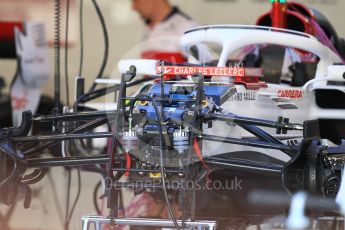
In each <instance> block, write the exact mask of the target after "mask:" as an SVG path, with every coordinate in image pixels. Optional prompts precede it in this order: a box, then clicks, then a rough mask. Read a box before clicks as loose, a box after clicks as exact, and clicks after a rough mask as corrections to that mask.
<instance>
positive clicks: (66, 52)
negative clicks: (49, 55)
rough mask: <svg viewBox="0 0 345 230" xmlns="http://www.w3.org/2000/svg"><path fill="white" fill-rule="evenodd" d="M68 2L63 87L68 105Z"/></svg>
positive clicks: (67, 3)
mask: <svg viewBox="0 0 345 230" xmlns="http://www.w3.org/2000/svg"><path fill="white" fill-rule="evenodd" d="M69 3H70V0H67V1H66V34H65V87H66V89H65V90H66V104H67V105H69V82H68V28H69V27H68V24H69Z"/></svg>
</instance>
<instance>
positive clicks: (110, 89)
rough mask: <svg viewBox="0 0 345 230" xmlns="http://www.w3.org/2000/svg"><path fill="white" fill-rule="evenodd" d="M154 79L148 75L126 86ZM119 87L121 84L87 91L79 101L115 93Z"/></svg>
mask: <svg viewBox="0 0 345 230" xmlns="http://www.w3.org/2000/svg"><path fill="white" fill-rule="evenodd" d="M153 79H155V77H147V78H143V79H139V80H136V81H133V82H130V83H128V84H126V88H128V87H132V86H136V85H139V84H141V83H144V82H148V81H152V80H153ZM119 88H120V87H119V86H112V87H105V88H101V89H97V90H93V91H91V92H88V93H85V94H84V95H82V96H81V97H80V98H79V99H78V101H77V103H85V102H87V101H91V100H93V99H96V98H98V97H101V96H104V95H106V94H109V93H113V92H115V91H117V90H118V89H119Z"/></svg>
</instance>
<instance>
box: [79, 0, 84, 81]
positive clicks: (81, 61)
mask: <svg viewBox="0 0 345 230" xmlns="http://www.w3.org/2000/svg"><path fill="white" fill-rule="evenodd" d="M79 27H80V28H79V29H80V34H79V37H80V62H79V75H78V76H79V77H81V76H82V71H83V62H84V32H83V0H80V8H79Z"/></svg>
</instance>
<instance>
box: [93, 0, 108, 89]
mask: <svg viewBox="0 0 345 230" xmlns="http://www.w3.org/2000/svg"><path fill="white" fill-rule="evenodd" d="M92 3H93V5H94V7H95V9H96V12H97V15H98V18H99V21H100V22H101V25H102V31H103V36H104V56H103V61H102V65H101V68H100V69H99V72H98V75H97V77H96V79H99V78H102V77H103V73H104V70H105V66H106V64H107V61H108V54H109V38H108V31H107V27H106V25H105V21H104V17H103V15H102V12H101V10H100V8H99V6H98V4H97V2H96V0H92ZM96 86H97V83H96V82H94V83H93V84H92V86H91V88H90V90H89V92H91V91H93V90H94V89H95V88H96Z"/></svg>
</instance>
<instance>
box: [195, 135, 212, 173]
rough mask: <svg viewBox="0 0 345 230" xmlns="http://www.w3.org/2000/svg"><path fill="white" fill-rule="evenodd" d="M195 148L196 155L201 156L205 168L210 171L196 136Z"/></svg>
mask: <svg viewBox="0 0 345 230" xmlns="http://www.w3.org/2000/svg"><path fill="white" fill-rule="evenodd" d="M194 150H195V153H196V155H197V156H198V157H199V160H200V161H201V164H202V165H203V166H204V168H205V169H206V170H207V171H208V172H210V168H209V167H208V165H207V164H206V163H205V161H204V159H203V157H202V153H201V150H200V147H199V144H198V140H197V138H196V137H194Z"/></svg>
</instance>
